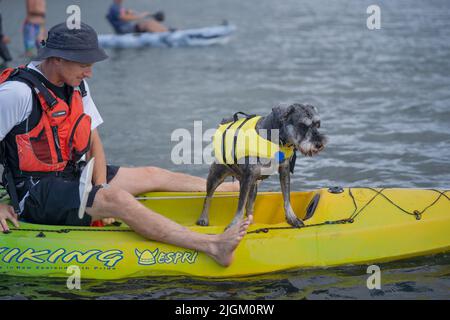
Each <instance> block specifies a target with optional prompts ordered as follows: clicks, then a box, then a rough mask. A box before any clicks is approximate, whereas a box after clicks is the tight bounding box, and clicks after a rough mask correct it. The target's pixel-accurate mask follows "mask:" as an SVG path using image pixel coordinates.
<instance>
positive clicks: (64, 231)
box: [9, 227, 134, 233]
mask: <svg viewBox="0 0 450 320" xmlns="http://www.w3.org/2000/svg"><path fill="white" fill-rule="evenodd" d="M9 230H10V231H35V232H44V233H45V232H52V233H69V232H72V231H80V232H134V231H133V230H131V229H125V228H123V230H120V229H108V227H104V228H102V229H97V228H92V227H90V228H86V229H80V228H64V229H57V230H48V229H28V228H9Z"/></svg>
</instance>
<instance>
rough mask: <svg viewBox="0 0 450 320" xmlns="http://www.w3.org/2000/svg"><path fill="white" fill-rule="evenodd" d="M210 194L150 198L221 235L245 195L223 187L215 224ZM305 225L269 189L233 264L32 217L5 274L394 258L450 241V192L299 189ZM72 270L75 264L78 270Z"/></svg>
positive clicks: (124, 233)
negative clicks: (289, 216)
mask: <svg viewBox="0 0 450 320" xmlns="http://www.w3.org/2000/svg"><path fill="white" fill-rule="evenodd" d="M204 196H205V194H204V193H179V192H177V193H173V192H172V193H168V192H155V193H149V194H145V195H143V196H141V197H138V199H139V200H140V201H142V203H143V204H144V205H145V206H147V207H149V208H151V209H153V210H155V211H157V212H159V213H161V214H164V215H165V216H167V217H169V218H171V219H173V220H175V221H177V222H178V223H180V224H182V225H185V226H187V227H188V228H191V229H192V230H195V231H198V232H203V233H220V232H222V231H223V229H224V228H225V226H227V225H228V223H229V222H230V221H231V219H232V217H233V216H234V212H235V210H236V208H237V202H238V194H237V193H221V192H217V193H216V194H215V197H214V199H213V201H212V205H211V210H210V226H208V227H200V226H197V225H196V224H195V222H196V220H197V218H198V217H199V215H200V213H201V210H202V205H203V199H204ZM291 202H292V207H293V209H294V211H295V212H296V214H297V215H298V216H299V217H300V218H302V219H304V221H305V227H302V228H293V227H291V226H290V225H288V224H287V223H286V222H285V220H284V211H283V201H282V195H281V194H280V193H275V192H260V193H259V194H258V197H257V200H256V203H255V215H254V224H252V225H251V227H250V229H249V232H248V234H247V235H246V236H245V237H244V239H243V241H242V242H241V243H240V244H239V246H238V248H237V250H236V254H235V260H234V262H233V264H232V265H231V266H230V267H222V266H219V265H218V264H217V263H215V262H214V261H213V260H212V259H211V258H209V257H208V256H206V255H205V254H203V253H199V252H196V251H192V250H187V249H184V248H180V247H175V246H171V245H166V244H162V243H158V242H153V241H149V240H146V239H144V238H142V237H141V236H139V235H137V234H136V233H134V232H133V231H132V230H130V229H129V228H128V227H127V226H126V225H124V224H122V225H121V226H115V227H103V228H94V227H70V226H47V225H36V224H29V223H24V222H22V223H21V224H20V228H19V229H17V228H14V227H11V231H12V232H11V233H9V234H0V274H9V275H16V276H46V277H47V276H48V277H68V276H69V274H68V273H67V271H68V267H69V266H77V267H78V268H79V270H80V272H81V277H82V278H86V279H87V278H93V279H119V278H128V277H144V276H168V275H184V276H194V277H213V278H230V277H241V276H250V275H258V274H263V273H268V272H275V271H280V270H287V269H295V268H304V267H308V268H309V267H325V266H338V265H347V264H366V263H377V262H386V261H392V260H397V259H404V258H409V257H416V256H421V255H427V254H433V253H440V252H446V251H449V249H450V191H442V190H421V189H372V188H352V189H348V188H346V189H341V190H339V188H336V189H320V190H315V191H307V192H292V193H291ZM69 270H72V269H69Z"/></svg>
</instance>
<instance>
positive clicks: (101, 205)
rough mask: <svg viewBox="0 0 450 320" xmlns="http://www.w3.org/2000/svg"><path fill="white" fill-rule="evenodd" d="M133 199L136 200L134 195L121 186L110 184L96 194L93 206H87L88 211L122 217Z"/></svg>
mask: <svg viewBox="0 0 450 320" xmlns="http://www.w3.org/2000/svg"><path fill="white" fill-rule="evenodd" d="M132 201H136V200H135V199H134V197H133V196H132V195H131V194H129V193H128V192H126V191H125V190H122V189H121V188H118V187H114V186H109V187H108V188H101V189H99V190H98V191H97V193H96V194H95V198H94V202H93V204H92V207H91V208H87V210H86V211H87V212H88V213H89V214H90V213H94V214H99V213H100V214H101V215H102V216H103V215H104V216H105V217H113V218H118V219H121V218H123V216H124V215H125V212H126V210H125V208H126V207H128V206H129V205H130V203H131V202H132Z"/></svg>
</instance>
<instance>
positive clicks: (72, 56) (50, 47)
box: [36, 22, 108, 63]
mask: <svg viewBox="0 0 450 320" xmlns="http://www.w3.org/2000/svg"><path fill="white" fill-rule="evenodd" d="M80 27H81V28H80V29H72V30H70V29H69V28H67V25H66V23H65V22H63V23H60V24H57V25H56V26H54V27H53V28H51V29H50V30H49V31H48V37H47V41H45V42H44V41H43V43H42V44H43V47H42V48H40V49H39V51H38V55H37V56H36V60H44V59H46V58H50V57H58V58H63V59H66V60H69V61H75V62H79V63H94V62H98V61H102V60H105V59H107V58H108V56H107V55H106V53H105V51H104V50H103V49H102V48H100V47H99V46H98V37H97V32H95V30H94V29H93V28H92V27H90V26H89V25H87V24H85V23H83V22H82V23H81V24H80Z"/></svg>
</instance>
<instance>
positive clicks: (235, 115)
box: [233, 111, 256, 122]
mask: <svg viewBox="0 0 450 320" xmlns="http://www.w3.org/2000/svg"><path fill="white" fill-rule="evenodd" d="M239 114H242V115H244V116H245V118H247V119H251V118H253V117H256V114H248V113H245V112H242V111H238V112H236V113H235V114H233V120H234V122H236V121H238V120H239V116H238V115H239Z"/></svg>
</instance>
